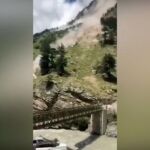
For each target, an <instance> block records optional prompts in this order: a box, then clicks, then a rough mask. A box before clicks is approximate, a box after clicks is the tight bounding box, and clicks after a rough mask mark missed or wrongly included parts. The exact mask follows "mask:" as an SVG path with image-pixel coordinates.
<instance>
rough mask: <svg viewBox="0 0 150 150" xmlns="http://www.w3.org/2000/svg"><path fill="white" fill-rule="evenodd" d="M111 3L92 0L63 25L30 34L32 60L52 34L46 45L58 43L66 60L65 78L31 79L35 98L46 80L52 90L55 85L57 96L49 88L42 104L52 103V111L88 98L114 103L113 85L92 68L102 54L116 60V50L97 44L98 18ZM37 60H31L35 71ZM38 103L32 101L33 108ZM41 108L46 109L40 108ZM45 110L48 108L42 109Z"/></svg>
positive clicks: (51, 75)
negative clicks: (32, 42) (52, 40)
mask: <svg viewBox="0 0 150 150" xmlns="http://www.w3.org/2000/svg"><path fill="white" fill-rule="evenodd" d="M115 4H116V0H93V1H92V2H91V3H90V4H89V5H88V6H87V7H86V8H84V9H83V10H82V11H81V12H79V14H78V15H77V16H76V17H75V18H74V19H73V20H72V21H71V22H69V23H68V24H67V25H66V26H62V27H60V28H54V29H50V30H45V31H43V32H41V33H38V34H35V35H34V48H35V49H34V53H35V56H34V57H36V56H37V55H38V54H40V51H39V49H40V45H41V41H42V40H43V39H45V38H46V37H47V36H51V35H54V36H55V38H56V40H55V42H53V43H50V46H51V47H52V48H56V49H57V47H58V46H59V45H61V44H63V45H64V47H65V52H66V53H65V57H66V58H67V66H66V67H65V70H66V71H67V72H68V73H69V74H68V76H59V75H58V74H57V73H56V72H51V73H49V74H47V75H45V76H40V75H37V78H36V79H34V91H35V93H36V94H38V95H39V97H40V92H39V91H40V90H41V89H42V90H41V93H44V92H47V90H46V89H45V88H44V90H43V85H45V86H47V83H48V82H49V81H51V82H53V83H54V87H55V86H56V85H57V86H58V89H59V90H58V91H60V93H57V90H56V89H57V88H56V89H55V88H54V87H52V89H53V90H52V89H50V90H49V91H48V93H50V95H49V96H48V97H49V100H45V103H46V104H47V103H48V104H49V105H51V103H52V102H55V103H52V104H54V106H53V109H56V108H59V109H60V108H64V107H73V106H76V105H85V104H89V99H90V100H92V102H95V101H97V100H98V101H102V100H103V103H108V102H110V103H112V102H114V101H116V94H117V93H116V92H117V89H116V84H115V83H111V82H106V81H105V80H103V78H101V75H97V74H96V73H95V66H96V65H97V64H101V61H102V58H103V57H104V55H105V54H106V53H111V54H112V55H113V56H114V57H116V48H114V47H113V46H107V47H101V45H100V43H99V38H100V35H101V29H102V27H101V24H100V23H101V22H100V18H101V17H102V16H103V15H104V14H105V13H106V12H107V10H108V9H109V8H111V7H114V6H115ZM57 50H58V49H57ZM39 58H40V56H39V55H38V56H37V57H36V59H35V60H36V61H35V64H36V66H37V68H38V65H39V62H40V59H39ZM37 60H38V61H39V62H37ZM38 69H39V68H38ZM55 92H56V93H55ZM52 93H53V94H52ZM72 93H73V95H72ZM55 94H56V95H57V94H58V95H57V96H58V98H57V99H55ZM53 95H54V99H53ZM50 97H52V98H50ZM85 100H86V101H85ZM41 101H43V100H38V99H36V101H34V102H35V107H36V108H39V107H40V106H38V107H37V105H40V104H41ZM47 101H48V102H47ZM41 107H42V106H41ZM43 107H44V108H45V107H46V106H45V105H43ZM49 108H51V107H47V108H46V109H49ZM42 109H43V108H41V110H42Z"/></svg>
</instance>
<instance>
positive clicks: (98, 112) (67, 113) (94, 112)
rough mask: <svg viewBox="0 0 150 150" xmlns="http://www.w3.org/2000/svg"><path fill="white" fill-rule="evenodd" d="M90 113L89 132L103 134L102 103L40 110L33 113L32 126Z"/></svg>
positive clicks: (49, 124) (37, 126) (103, 115)
mask: <svg viewBox="0 0 150 150" xmlns="http://www.w3.org/2000/svg"><path fill="white" fill-rule="evenodd" d="M87 115H91V124H92V125H91V127H92V129H91V133H92V134H98V135H103V134H105V131H106V126H107V112H106V110H104V109H102V105H100V104H94V105H87V106H79V107H74V108H66V109H63V110H59V111H41V112H38V113H34V115H33V121H34V124H33V128H35V129H36V128H43V127H45V126H47V125H48V126H52V125H55V124H57V123H61V122H65V121H68V120H73V119H75V118H79V117H82V116H87Z"/></svg>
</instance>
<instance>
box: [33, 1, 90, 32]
mask: <svg viewBox="0 0 150 150" xmlns="http://www.w3.org/2000/svg"><path fill="white" fill-rule="evenodd" d="M91 1H92V0H33V33H38V32H41V31H43V30H45V29H50V28H52V27H59V26H62V25H65V24H66V23H67V22H69V21H70V20H72V19H73V18H74V17H75V16H76V15H77V14H78V12H79V11H81V10H82V9H83V8H84V7H85V6H87V5H88V4H89V3H90V2H91Z"/></svg>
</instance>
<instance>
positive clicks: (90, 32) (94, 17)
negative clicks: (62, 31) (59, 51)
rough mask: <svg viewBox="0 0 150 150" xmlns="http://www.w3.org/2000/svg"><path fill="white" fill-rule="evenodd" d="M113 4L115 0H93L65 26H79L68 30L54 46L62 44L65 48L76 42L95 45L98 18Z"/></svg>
mask: <svg viewBox="0 0 150 150" xmlns="http://www.w3.org/2000/svg"><path fill="white" fill-rule="evenodd" d="M115 4H116V0H93V1H92V2H91V3H90V4H89V5H88V6H87V7H86V8H84V9H83V10H82V11H81V12H79V14H78V15H77V16H76V17H75V19H73V20H72V21H71V22H69V23H68V25H67V26H72V25H77V24H81V25H80V26H79V27H77V28H75V29H73V30H70V31H69V33H68V34H66V35H65V36H64V37H63V38H61V39H58V40H57V41H56V45H60V44H61V43H63V44H64V45H65V46H66V47H67V46H70V45H74V44H75V43H78V42H79V43H87V42H88V43H89V44H90V43H91V44H92V43H97V42H98V40H97V36H98V35H99V34H100V33H101V24H100V18H101V17H102V15H103V14H104V13H106V11H107V10H108V9H109V8H111V7H113V6H114V5H115Z"/></svg>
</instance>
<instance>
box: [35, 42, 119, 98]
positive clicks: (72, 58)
mask: <svg viewBox="0 0 150 150" xmlns="http://www.w3.org/2000/svg"><path fill="white" fill-rule="evenodd" d="M66 51H67V53H66V57H67V60H68V65H67V67H66V70H67V71H68V72H69V73H70V74H71V75H70V76H68V77H61V76H58V75H57V74H56V73H51V74H48V75H46V76H42V77H38V78H37V79H36V81H34V85H35V87H36V86H37V85H40V84H41V83H42V82H43V81H46V80H53V81H55V82H57V84H58V85H59V86H60V87H65V86H67V87H69V86H73V87H80V88H82V89H84V90H86V91H89V92H90V93H91V94H93V95H96V96H98V97H105V96H107V95H110V94H113V90H112V89H115V90H116V88H117V87H116V84H113V83H109V82H106V81H104V80H103V79H102V78H101V76H100V75H95V71H94V67H95V66H96V65H97V64H98V63H101V60H102V58H103V56H104V55H105V54H106V53H112V54H113V55H115V56H116V49H115V48H113V47H104V48H102V47H101V46H100V45H99V44H96V45H90V46H89V45H88V46H85V45H84V46H83V45H79V44H77V45H75V46H73V47H68V48H67V50H66ZM37 53H38V51H37ZM36 55H37V54H36Z"/></svg>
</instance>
